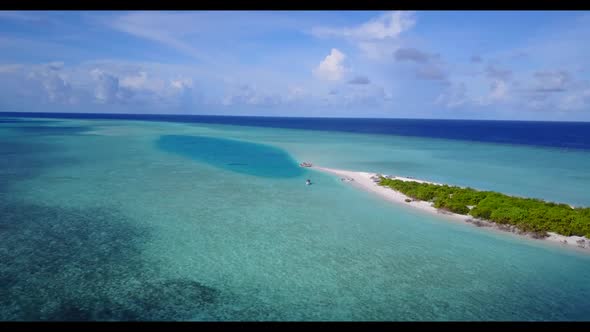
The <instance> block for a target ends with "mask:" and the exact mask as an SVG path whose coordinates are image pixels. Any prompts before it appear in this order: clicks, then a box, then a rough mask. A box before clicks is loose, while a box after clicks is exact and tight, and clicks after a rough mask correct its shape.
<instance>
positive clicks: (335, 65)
mask: <svg viewBox="0 0 590 332" xmlns="http://www.w3.org/2000/svg"><path fill="white" fill-rule="evenodd" d="M345 58H346V55H344V53H342V52H340V51H339V50H337V49H335V48H333V49H332V51H331V52H330V54H329V55H327V56H326V58H325V59H324V60H323V61H322V62H320V64H319V65H318V66H317V67H316V68H315V69H314V70H313V74H314V75H315V76H316V77H317V78H319V79H322V80H327V81H339V80H341V79H342V77H343V76H344V74H345V72H346V71H347V70H346V68H345V67H344V65H343V62H344V59H345Z"/></svg>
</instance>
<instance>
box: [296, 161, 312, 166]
mask: <svg viewBox="0 0 590 332" xmlns="http://www.w3.org/2000/svg"><path fill="white" fill-rule="evenodd" d="M299 166H301V167H311V166H312V165H311V163H308V162H302V163H301V164H299Z"/></svg>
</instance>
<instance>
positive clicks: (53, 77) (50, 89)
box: [28, 62, 77, 104]
mask: <svg viewBox="0 0 590 332" xmlns="http://www.w3.org/2000/svg"><path fill="white" fill-rule="evenodd" d="M62 67H63V62H51V63H48V64H43V65H40V66H35V67H34V68H32V69H31V71H30V72H29V74H28V78H29V79H32V80H34V81H37V82H39V83H40V84H41V87H42V88H43V90H44V91H45V93H46V94H47V98H48V99H49V101H50V102H55V103H62V104H73V103H76V102H77V98H76V97H75V96H74V94H73V88H72V85H71V84H70V82H69V79H68V77H67V74H66V73H63V72H62V71H61V69H62Z"/></svg>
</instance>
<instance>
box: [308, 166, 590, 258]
mask: <svg viewBox="0 0 590 332" xmlns="http://www.w3.org/2000/svg"><path fill="white" fill-rule="evenodd" d="M309 168H311V169H316V170H318V171H322V172H324V173H329V174H333V175H338V176H340V178H341V180H342V181H343V182H348V183H350V184H351V185H352V186H354V187H357V188H359V189H362V190H364V191H368V192H371V193H374V194H377V195H378V196H380V197H381V198H383V199H385V200H387V201H390V202H393V203H396V204H400V205H405V206H410V207H412V208H415V209H418V210H420V211H423V212H426V213H428V214H431V215H436V216H439V217H446V218H448V219H451V220H454V221H459V222H464V223H467V224H471V225H472V226H475V227H485V228H490V229H492V230H494V231H498V232H504V233H505V232H509V233H511V234H513V235H516V236H519V237H524V238H527V239H534V240H546V241H547V243H550V244H554V245H560V246H561V247H568V248H572V249H577V250H578V251H583V252H586V253H590V239H587V238H585V237H583V236H575V235H574V236H565V235H560V234H557V233H553V232H547V234H549V236H548V237H545V238H536V237H534V236H533V234H530V233H526V232H520V231H519V230H518V229H517V228H516V227H515V226H512V225H501V224H497V223H494V222H491V221H487V220H483V219H479V218H475V217H473V216H470V215H462V214H457V213H453V212H447V211H443V210H439V209H437V208H435V207H434V206H432V203H430V202H426V201H418V200H413V199H411V198H410V197H408V196H406V195H404V194H403V193H401V192H399V191H396V190H394V189H392V188H389V187H382V186H380V185H379V184H378V183H377V182H376V181H375V180H376V179H377V177H378V176H379V175H378V174H377V173H369V172H357V171H347V170H341V169H334V168H327V167H319V166H311V167H309ZM390 178H392V179H396V180H401V181H413V182H419V183H430V184H436V185H442V184H441V183H436V182H430V181H424V180H419V179H414V178H407V177H401V176H390ZM406 200H411V201H410V202H407V201H406Z"/></svg>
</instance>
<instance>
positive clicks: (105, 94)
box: [91, 69, 125, 104]
mask: <svg viewBox="0 0 590 332" xmlns="http://www.w3.org/2000/svg"><path fill="white" fill-rule="evenodd" d="M91 75H92V77H93V78H94V80H95V81H96V86H95V89H94V97H95V98H96V101H97V102H99V103H103V104H104V103H112V102H116V101H120V100H121V99H123V97H124V95H125V93H123V91H121V90H120V88H121V87H120V84H119V78H118V77H116V76H114V75H111V74H108V73H105V72H104V71H102V70H100V69H94V70H92V71H91Z"/></svg>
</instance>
